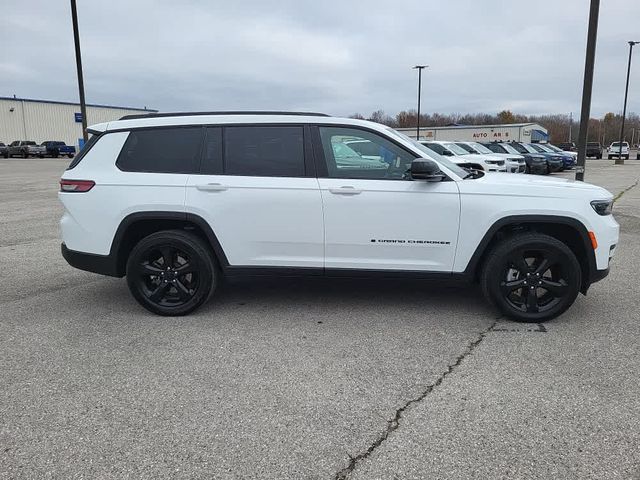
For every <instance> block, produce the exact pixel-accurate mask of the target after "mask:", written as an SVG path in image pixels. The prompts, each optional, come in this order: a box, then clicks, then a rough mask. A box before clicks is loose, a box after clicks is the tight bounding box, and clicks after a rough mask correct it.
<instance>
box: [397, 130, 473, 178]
mask: <svg viewBox="0 0 640 480" xmlns="http://www.w3.org/2000/svg"><path fill="white" fill-rule="evenodd" d="M387 130H388V131H389V132H391V133H392V134H393V135H394V136H396V137H398V138H401V139H403V140H404V141H406V142H409V143H410V144H411V145H413V146H414V147H415V148H416V149H417V150H418V151H420V152H421V153H422V154H423V155H422V157H424V158H430V159H432V160H435V161H436V162H438V163H439V164H441V165H444V166H445V167H447V168H448V169H449V170H451V171H452V172H453V173H455V174H456V175H458V176H459V177H460V178H465V177H466V176H467V175H468V173H467V172H466V171H465V170H464V169H462V168H460V167H459V166H458V165H456V164H455V163H453V162H452V161H451V160H449V159H447V158H445V157H443V156H442V155H438V154H437V153H436V152H434V151H433V150H431V149H429V148H427V147H426V146H424V145H423V144H421V143H420V142H417V141H415V140H414V139H413V138H411V137H408V136H407V135H405V134H404V133H402V132H398V131H397V130H394V129H393V128H390V127H388V128H387Z"/></svg>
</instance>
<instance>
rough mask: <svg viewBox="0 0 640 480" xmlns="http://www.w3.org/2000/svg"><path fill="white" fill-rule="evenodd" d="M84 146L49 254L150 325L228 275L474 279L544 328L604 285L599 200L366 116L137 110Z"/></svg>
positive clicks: (588, 191) (607, 221) (605, 203)
mask: <svg viewBox="0 0 640 480" xmlns="http://www.w3.org/2000/svg"><path fill="white" fill-rule="evenodd" d="M91 133H92V134H93V137H92V138H91V139H90V140H89V143H88V144H87V145H86V146H85V148H84V149H83V150H82V151H81V152H80V154H79V155H77V156H76V158H75V159H74V161H73V162H72V163H71V165H69V168H68V170H66V171H65V172H64V174H63V175H62V179H61V180H60V192H59V198H60V200H61V202H62V204H63V206H64V213H63V216H62V219H61V222H60V225H61V230H62V237H63V244H62V253H63V255H64V257H65V258H66V260H67V261H68V262H69V263H70V264H71V265H73V266H75V267H77V268H81V269H84V270H89V271H92V272H97V273H101V274H104V275H111V276H115V277H123V276H126V279H127V284H128V286H129V289H130V291H131V293H132V295H133V297H134V298H135V299H136V300H137V301H138V302H140V304H141V305H142V306H144V307H145V308H147V309H148V310H150V311H152V312H155V313H157V314H160V315H184V314H187V313H189V312H191V311H193V310H195V309H196V308H198V307H199V306H201V305H202V304H203V303H204V302H206V301H207V299H208V298H209V297H210V296H211V295H212V294H213V292H214V291H215V289H216V286H217V285H218V284H219V282H220V279H221V278H222V277H224V276H234V275H266V274H271V275H274V274H275V275H292V274H298V275H338V276H339V275H342V276H344V275H350V276H352V275H356V276H364V275H367V276H393V277H395V276H398V275H402V276H410V277H421V278H429V279H457V280H460V281H464V282H478V283H480V285H481V287H482V291H483V292H484V295H485V296H486V298H487V299H488V300H489V301H490V302H491V303H493V304H494V305H495V306H496V307H497V308H498V309H499V310H500V311H502V312H503V313H504V314H505V315H507V316H509V317H511V318H513V319H515V320H520V321H527V322H541V321H544V320H547V319H550V318H553V317H556V316H557V315H560V314H561V313H562V312H564V311H565V310H566V309H567V308H569V307H570V306H571V304H572V303H573V302H574V300H575V299H576V296H577V295H578V293H579V292H582V293H583V294H585V293H586V292H587V289H588V288H589V286H590V285H591V284H592V283H593V282H596V281H598V280H600V279H602V278H603V277H605V276H606V275H607V273H608V271H609V262H610V260H611V257H612V256H613V255H614V252H615V247H616V244H617V243H618V224H617V223H616V221H615V220H614V218H613V216H612V215H611V207H612V204H613V197H612V195H611V194H610V193H609V192H608V191H606V190H604V189H602V188H600V187H596V186H593V185H589V184H587V183H582V182H574V181H569V180H564V179H545V178H535V177H528V176H524V175H506V174H504V173H503V174H500V173H490V172H481V171H477V170H466V169H463V168H460V167H459V166H457V165H456V164H454V163H452V162H451V161H450V160H449V159H448V158H445V157H441V156H440V155H438V154H436V153H434V152H433V151H432V150H429V149H427V148H426V147H424V146H423V145H421V144H420V143H418V142H415V141H413V140H412V139H410V138H409V137H407V136H405V135H403V134H401V133H399V132H397V131H395V130H393V129H391V128H389V127H386V126H384V125H380V124H377V123H372V122H367V121H363V120H355V119H348V118H335V117H329V116H323V115H321V114H292V113H274V112H272V113H267V112H261V113H260V112H258V113H256V112H254V113H244V114H243V113H230V112H225V113H218V114H216V113H210V114H170V115H169V114H148V115H139V116H138V115H134V116H127V117H123V118H122V119H121V120H120V121H114V122H109V123H103V124H99V125H94V126H93V127H91ZM354 141H361V142H371V143H372V144H374V146H375V148H373V149H369V150H370V151H374V152H378V153H379V158H367V157H366V156H363V155H360V154H358V153H357V152H356V155H354V153H352V152H355V150H353V149H352V148H346V149H345V148H342V147H343V146H346V144H347V142H354ZM360 147H361V146H360ZM361 150H362V149H361ZM363 151H364V150H363Z"/></svg>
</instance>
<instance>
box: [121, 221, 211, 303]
mask: <svg viewBox="0 0 640 480" xmlns="http://www.w3.org/2000/svg"><path fill="white" fill-rule="evenodd" d="M217 280H218V274H217V270H216V267H215V261H214V258H213V255H212V254H211V251H210V249H209V248H208V246H207V245H206V244H205V243H204V242H203V241H202V240H201V239H200V238H199V237H198V236H196V235H194V234H192V233H189V232H185V231H182V230H166V231H162V232H157V233H154V234H151V235H149V236H148V237H145V238H143V239H142V240H141V241H140V242H139V243H138V244H137V245H136V246H135V247H134V248H133V250H132V251H131V254H130V255H129V260H128V262H127V284H128V286H129V290H130V291H131V294H132V295H133V297H134V298H135V299H136V300H137V301H138V302H139V303H140V304H141V305H142V306H143V307H144V308H146V309H147V310H149V311H151V312H153V313H156V314H158V315H172V316H179V315H186V314H188V313H190V312H192V311H194V310H195V309H196V308H198V307H200V306H201V305H202V304H203V303H205V302H206V301H207V300H208V299H209V297H210V296H211V294H212V293H213V291H214V290H215V287H216V285H217Z"/></svg>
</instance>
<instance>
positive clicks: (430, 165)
mask: <svg viewBox="0 0 640 480" xmlns="http://www.w3.org/2000/svg"><path fill="white" fill-rule="evenodd" d="M411 178H412V179H413V180H426V181H427V182H440V181H441V180H443V179H444V175H443V174H442V172H441V171H440V169H439V168H438V164H437V163H436V162H434V161H433V160H430V159H428V158H416V159H415V160H414V161H413V162H411Z"/></svg>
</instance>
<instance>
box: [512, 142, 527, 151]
mask: <svg viewBox="0 0 640 480" xmlns="http://www.w3.org/2000/svg"><path fill="white" fill-rule="evenodd" d="M511 146H512V147H513V148H515V149H516V150H517V151H518V153H532V152H529V150H527V149H526V148H524V146H522V145H520V144H519V143H512V144H511Z"/></svg>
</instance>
